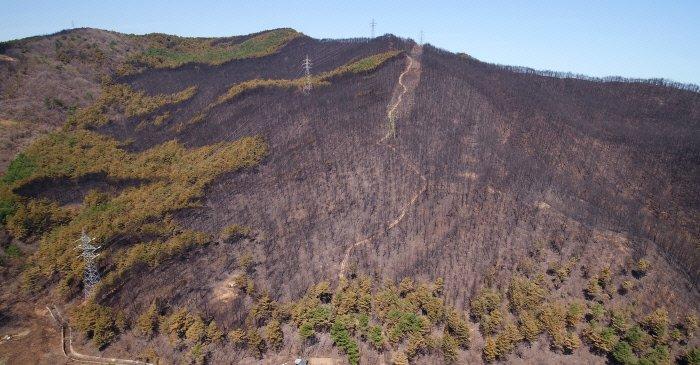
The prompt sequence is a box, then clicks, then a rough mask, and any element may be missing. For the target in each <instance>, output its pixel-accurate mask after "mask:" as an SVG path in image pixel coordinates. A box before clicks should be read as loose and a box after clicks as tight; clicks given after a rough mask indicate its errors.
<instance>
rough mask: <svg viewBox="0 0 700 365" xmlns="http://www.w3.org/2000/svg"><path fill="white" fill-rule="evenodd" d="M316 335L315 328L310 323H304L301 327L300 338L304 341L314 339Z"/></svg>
mask: <svg viewBox="0 0 700 365" xmlns="http://www.w3.org/2000/svg"><path fill="white" fill-rule="evenodd" d="M314 335H315V332H314V326H313V325H312V324H311V323H309V322H304V323H302V324H301V326H299V337H300V338H301V339H302V341H306V340H308V339H310V338H313V337H314Z"/></svg>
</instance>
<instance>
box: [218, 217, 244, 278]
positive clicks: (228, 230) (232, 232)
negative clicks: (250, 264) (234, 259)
mask: <svg viewBox="0 0 700 365" xmlns="http://www.w3.org/2000/svg"><path fill="white" fill-rule="evenodd" d="M250 233H251V229H250V228H248V227H243V226H241V225H238V224H232V225H229V226H226V227H224V229H222V230H221V233H220V234H219V238H220V239H221V240H222V241H235V240H239V239H241V238H244V237H249V236H250ZM250 261H252V257H251V258H250ZM239 265H240V262H239ZM240 266H241V267H243V265H240ZM245 270H246V271H247V269H245Z"/></svg>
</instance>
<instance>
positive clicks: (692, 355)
mask: <svg viewBox="0 0 700 365" xmlns="http://www.w3.org/2000/svg"><path fill="white" fill-rule="evenodd" d="M683 360H684V361H685V363H686V364H688V365H700V347H693V348H691V349H690V350H688V351H687V352H686V354H685V356H683Z"/></svg>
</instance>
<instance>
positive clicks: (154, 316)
mask: <svg viewBox="0 0 700 365" xmlns="http://www.w3.org/2000/svg"><path fill="white" fill-rule="evenodd" d="M136 330H137V333H139V334H141V335H142V336H146V337H150V336H152V335H153V334H154V333H155V332H156V331H157V330H158V306H157V304H156V302H152V303H151V305H150V306H149V307H148V309H146V311H145V312H144V313H143V314H141V315H140V316H139V318H138V319H137V320H136Z"/></svg>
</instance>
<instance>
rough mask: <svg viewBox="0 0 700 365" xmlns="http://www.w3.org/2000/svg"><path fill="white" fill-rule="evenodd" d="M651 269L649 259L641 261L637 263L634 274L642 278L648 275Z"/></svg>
mask: <svg viewBox="0 0 700 365" xmlns="http://www.w3.org/2000/svg"><path fill="white" fill-rule="evenodd" d="M650 267H651V262H649V260H647V259H640V260H639V261H637V265H635V267H634V270H633V271H632V273H633V274H634V275H635V276H636V277H638V278H641V277H643V276H645V275H646V274H647V272H648V271H649V268H650Z"/></svg>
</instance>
